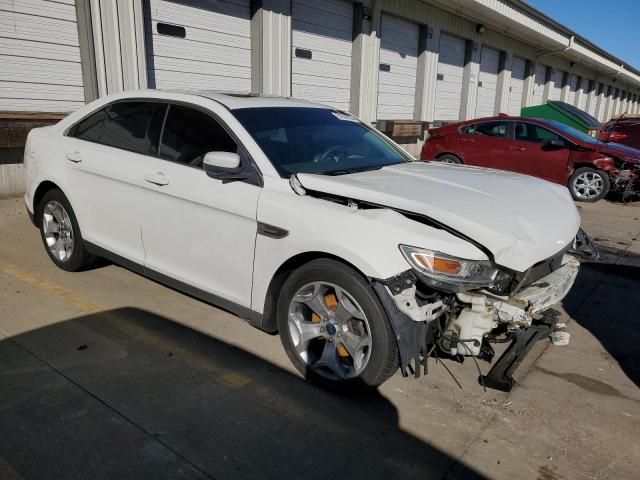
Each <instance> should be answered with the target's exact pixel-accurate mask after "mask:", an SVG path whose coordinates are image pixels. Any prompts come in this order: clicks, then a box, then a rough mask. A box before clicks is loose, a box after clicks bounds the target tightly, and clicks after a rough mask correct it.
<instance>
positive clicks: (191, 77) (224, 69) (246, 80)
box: [145, 0, 251, 92]
mask: <svg viewBox="0 0 640 480" xmlns="http://www.w3.org/2000/svg"><path fill="white" fill-rule="evenodd" d="M249 1H250V0H216V1H214V2H209V1H205V0H196V1H194V0H192V1H187V0H183V1H181V2H175V1H166V0H149V3H148V5H149V8H148V9H147V11H146V12H145V17H146V18H145V21H146V25H147V31H146V38H145V45H146V48H147V69H148V78H149V86H150V87H152V88H153V87H157V88H180V89H206V90H225V91H235V92H248V91H250V90H251V37H250V9H249Z"/></svg>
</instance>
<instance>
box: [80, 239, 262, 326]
mask: <svg viewBox="0 0 640 480" xmlns="http://www.w3.org/2000/svg"><path fill="white" fill-rule="evenodd" d="M84 244H85V248H86V249H87V251H89V253H91V254H93V255H96V256H98V257H102V258H106V259H107V260H110V261H112V262H113V263H116V264H118V265H121V266H122V267H124V268H126V269H127V270H131V271H133V272H135V273H138V274H140V275H142V276H144V277H147V278H150V279H151V280H154V281H156V282H158V283H161V284H163V285H165V286H167V287H169V288H172V289H174V290H177V291H179V292H181V293H184V294H185V295H188V296H190V297H193V298H195V299H197V300H201V301H203V302H205V303H207V304H209V305H213V306H215V307H218V308H221V309H223V310H226V311H228V312H230V313H233V314H234V315H236V316H238V317H240V318H242V319H243V320H246V321H247V322H249V323H250V324H251V325H253V326H254V327H256V328H259V329H261V330H262V314H261V313H258V312H256V311H255V310H251V309H250V308H247V307H244V306H242V305H238V304H237V303H235V302H231V301H229V300H226V299H224V298H222V297H219V296H217V295H214V294H212V293H209V292H205V291H204V290H201V289H199V288H196V287H194V286H192V285H189V284H187V283H184V282H181V281H179V280H176V279H174V278H171V277H169V276H167V275H164V274H163V273H159V272H156V271H155V270H151V269H150V268H147V267H145V266H143V265H140V264H139V263H136V262H133V261H131V260H129V259H127V258H124V257H122V256H120V255H117V254H115V253H112V252H110V251H109V250H106V249H104V248H102V247H99V246H98V245H95V244H93V243H91V242H87V241H85V242H84Z"/></svg>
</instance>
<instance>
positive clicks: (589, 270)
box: [0, 199, 640, 480]
mask: <svg viewBox="0 0 640 480" xmlns="http://www.w3.org/2000/svg"><path fill="white" fill-rule="evenodd" d="M581 209H582V214H583V225H584V226H585V227H586V229H587V230H588V231H589V233H590V234H591V235H592V236H594V237H595V238H597V239H598V242H599V244H600V245H601V246H602V247H603V249H604V253H605V255H604V263H602V264H598V265H587V266H585V267H583V269H582V272H581V274H580V277H579V279H578V282H577V285H576V287H575V288H574V290H573V292H572V293H571V295H570V296H569V297H568V298H567V299H566V301H565V302H564V305H563V307H564V308H563V312H562V315H563V316H564V317H565V320H567V321H568V331H569V332H571V334H572V339H571V343H570V345H569V346H567V347H555V346H552V345H549V344H548V342H541V343H540V344H538V346H537V347H536V349H535V350H534V351H533V352H532V353H531V355H530V357H529V359H528V361H527V362H526V364H524V365H523V366H522V367H521V369H520V370H519V371H518V375H517V378H518V380H519V382H520V385H519V386H518V387H517V388H516V389H515V390H514V391H513V392H512V393H511V394H503V393H499V392H493V391H489V392H487V393H485V392H483V391H482V389H481V388H480V387H479V386H478V385H477V380H476V379H477V372H476V371H475V366H474V365H473V362H465V364H463V365H458V364H450V365H449V366H450V368H451V370H452V371H453V373H454V375H455V376H456V378H457V379H458V380H459V381H460V383H461V384H462V386H463V389H462V390H460V389H459V388H458V387H457V386H456V385H455V383H454V382H453V381H452V379H451V378H450V377H449V375H448V373H447V372H446V371H445V370H444V369H443V368H442V367H440V366H439V365H436V364H434V363H433V362H432V363H431V364H430V374H429V375H428V376H427V377H424V378H420V379H419V380H414V379H404V378H402V377H401V376H400V375H399V374H397V375H396V376H395V377H393V378H392V379H391V380H390V381H389V382H387V383H386V384H385V385H383V387H382V388H380V389H379V391H378V392H377V393H372V394H370V395H368V396H347V397H346V396H336V395H332V394H329V393H326V392H324V391H322V390H320V389H318V388H316V387H313V386H311V385H309V384H307V383H306V382H304V381H303V380H302V379H301V378H300V377H299V375H298V374H297V373H295V372H294V370H293V369H292V367H291V365H290V364H289V362H288V360H287V358H286V355H285V354H284V352H283V351H282V349H281V346H280V343H279V339H278V338H277V337H273V336H269V335H266V334H263V333H261V332H259V331H257V330H255V329H253V328H252V327H250V326H249V325H247V324H245V323H244V322H242V321H241V320H239V319H237V318H235V317H234V316H232V315H230V314H228V313H226V312H224V311H221V310H218V309H216V308H213V307H210V306H208V305H205V304H203V303H201V302H199V301H196V300H194V299H191V298H189V297H186V296H184V295H182V294H179V293H177V292H174V291H172V290H170V289H167V288H165V287H163V286H161V285H159V284H156V283H154V282H152V281H150V280H147V279H145V278H143V277H140V276H138V275H136V274H133V273H131V272H128V271H126V270H124V269H122V268H120V267H117V266H113V265H109V266H105V267H102V268H97V269H94V270H91V271H87V272H82V273H75V274H71V273H66V272H63V271H61V270H59V269H56V268H55V267H54V266H53V264H52V263H51V262H50V261H49V259H48V258H47V256H46V254H45V252H44V249H43V247H42V244H41V241H40V238H39V234H38V231H37V230H36V229H35V228H34V227H32V226H31V225H30V223H29V221H28V218H27V216H26V214H25V212H24V207H23V205H22V200H21V199H8V200H2V201H0V238H1V239H2V240H0V478H11V479H13V478H16V479H17V478H28V479H31V478H43V479H44V478H46V479H49V478H65V479H67V478H118V479H124V478H219V479H222V478H276V477H278V478H282V477H284V476H286V477H287V478H324V479H326V478H328V477H331V476H333V477H336V476H340V477H341V478H420V479H432V478H433V479H442V478H449V479H454V478H456V479H462V478H473V477H482V476H486V477H490V478H511V479H512V478H523V479H529V478H531V479H545V480H547V479H571V478H576V479H584V478H588V479H589V478H593V479H596V478H597V479H605V478H617V479H633V478H637V471H638V469H639V468H640V428H639V427H640V391H639V390H638V385H640V370H639V368H640V367H639V365H640V364H639V363H638V360H639V354H638V351H639V350H638V347H637V345H638V344H639V342H640V328H639V326H638V323H637V319H638V314H637V312H638V311H640V309H639V307H640V220H639V219H638V218H639V217H640V204H639V203H636V204H632V205H620V204H612V203H608V202H599V203H597V204H595V205H581ZM480 366H481V368H482V369H483V370H484V371H486V370H487V369H488V368H487V365H486V364H484V363H482V364H481V365H480Z"/></svg>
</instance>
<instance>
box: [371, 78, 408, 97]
mask: <svg viewBox="0 0 640 480" xmlns="http://www.w3.org/2000/svg"><path fill="white" fill-rule="evenodd" d="M378 84H379V85H380V87H379V90H380V91H382V90H383V87H386V86H390V87H403V88H402V90H406V91H407V92H406V93H405V95H412V94H413V93H411V89H412V88H414V87H415V79H414V78H411V77H408V76H407V75H385V76H384V77H383V78H381V79H380V81H379V82H378Z"/></svg>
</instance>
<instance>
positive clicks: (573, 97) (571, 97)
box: [565, 73, 578, 105]
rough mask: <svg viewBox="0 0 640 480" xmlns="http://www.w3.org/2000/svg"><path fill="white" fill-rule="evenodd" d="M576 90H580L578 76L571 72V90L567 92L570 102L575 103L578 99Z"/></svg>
mask: <svg viewBox="0 0 640 480" xmlns="http://www.w3.org/2000/svg"><path fill="white" fill-rule="evenodd" d="M576 90H578V77H577V76H576V75H574V74H573V73H571V74H569V92H567V99H566V100H565V101H566V102H567V103H568V104H570V105H573V104H574V103H575V101H576Z"/></svg>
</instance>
